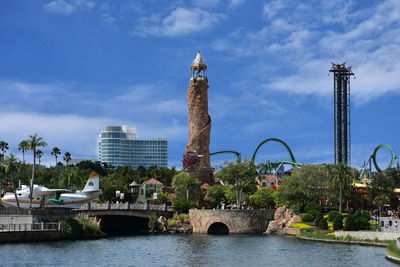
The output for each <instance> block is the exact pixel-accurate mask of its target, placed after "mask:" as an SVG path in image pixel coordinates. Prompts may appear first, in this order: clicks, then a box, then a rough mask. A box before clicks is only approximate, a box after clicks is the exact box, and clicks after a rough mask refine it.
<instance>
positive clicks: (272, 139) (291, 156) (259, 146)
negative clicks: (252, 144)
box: [251, 138, 296, 163]
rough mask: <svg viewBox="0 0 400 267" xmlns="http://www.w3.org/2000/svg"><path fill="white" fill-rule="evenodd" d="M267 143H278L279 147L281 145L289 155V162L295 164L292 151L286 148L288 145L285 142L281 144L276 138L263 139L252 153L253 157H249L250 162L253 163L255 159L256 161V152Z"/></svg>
mask: <svg viewBox="0 0 400 267" xmlns="http://www.w3.org/2000/svg"><path fill="white" fill-rule="evenodd" d="M268 142H277V143H280V144H281V145H283V146H284V147H285V148H286V150H287V152H288V153H289V155H290V159H291V160H290V161H291V162H296V159H295V157H294V155H293V152H292V150H290V147H289V146H288V144H286V143H285V142H283V141H282V140H281V139H278V138H268V139H265V140H264V141H262V142H261V143H260V144H259V145H258V146H257V148H256V150H255V151H254V153H253V156H252V157H251V161H252V162H253V163H254V161H255V159H256V156H257V152H258V150H259V149H260V148H261V147H262V146H263V145H264V144H266V143H268Z"/></svg>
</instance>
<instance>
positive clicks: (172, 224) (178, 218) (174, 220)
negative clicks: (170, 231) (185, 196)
mask: <svg viewBox="0 0 400 267" xmlns="http://www.w3.org/2000/svg"><path fill="white" fill-rule="evenodd" d="M189 218H190V217H189V215H188V214H184V213H182V214H179V215H176V216H175V217H173V218H171V219H168V222H167V223H168V227H175V226H176V225H177V223H178V222H180V223H183V222H184V221H188V220H189Z"/></svg>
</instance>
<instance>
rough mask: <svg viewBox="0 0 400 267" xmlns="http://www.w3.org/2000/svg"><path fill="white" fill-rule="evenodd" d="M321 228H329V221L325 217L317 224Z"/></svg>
mask: <svg viewBox="0 0 400 267" xmlns="http://www.w3.org/2000/svg"><path fill="white" fill-rule="evenodd" d="M317 226H318V227H319V228H321V229H322V230H328V222H327V221H326V219H325V218H322V219H321V220H320V221H319V224H318V225H317Z"/></svg>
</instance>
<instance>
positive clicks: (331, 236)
mask: <svg viewBox="0 0 400 267" xmlns="http://www.w3.org/2000/svg"><path fill="white" fill-rule="evenodd" d="M299 236H301V237H307V238H313V239H323V240H338V241H355V242H369V243H377V244H382V243H388V241H382V240H379V239H377V238H375V239H358V238H354V237H352V236H349V235H347V236H344V237H337V236H335V233H334V232H328V231H323V230H316V231H301V232H300V234H299ZM399 253H400V249H399ZM399 255H400V254H399Z"/></svg>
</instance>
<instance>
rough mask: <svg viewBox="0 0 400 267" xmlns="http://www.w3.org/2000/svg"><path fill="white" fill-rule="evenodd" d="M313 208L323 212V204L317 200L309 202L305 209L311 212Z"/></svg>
mask: <svg viewBox="0 0 400 267" xmlns="http://www.w3.org/2000/svg"><path fill="white" fill-rule="evenodd" d="M311 210H316V211H318V212H321V210H322V209H321V206H320V205H318V204H317V203H315V202H308V203H307V205H306V206H305V207H304V211H305V212H307V213H309V212H310V211H311Z"/></svg>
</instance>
